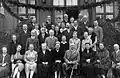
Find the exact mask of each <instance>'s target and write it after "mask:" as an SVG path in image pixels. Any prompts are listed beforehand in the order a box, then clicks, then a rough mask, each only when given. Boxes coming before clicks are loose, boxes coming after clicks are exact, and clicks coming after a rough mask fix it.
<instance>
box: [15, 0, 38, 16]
mask: <svg viewBox="0 0 120 78" xmlns="http://www.w3.org/2000/svg"><path fill="white" fill-rule="evenodd" d="M19 1H20V0H18V2H19ZM29 1H30V0H25V3H26V4H29ZM36 4H37V0H35V5H36ZM29 9H30V8H26V9H25V10H26V12H25V13H24V14H20V13H19V7H17V14H18V15H19V16H25V17H26V18H28V17H29V16H35V17H37V16H36V15H37V10H35V13H29V11H28V10H29Z"/></svg>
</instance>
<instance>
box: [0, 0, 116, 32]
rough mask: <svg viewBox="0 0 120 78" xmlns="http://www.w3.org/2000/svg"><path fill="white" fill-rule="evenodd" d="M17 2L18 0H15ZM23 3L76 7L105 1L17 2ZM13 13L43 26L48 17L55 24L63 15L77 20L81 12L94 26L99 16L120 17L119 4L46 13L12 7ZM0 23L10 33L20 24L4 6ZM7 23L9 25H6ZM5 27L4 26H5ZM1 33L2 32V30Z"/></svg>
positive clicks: (0, 10) (51, 0)
mask: <svg viewBox="0 0 120 78" xmlns="http://www.w3.org/2000/svg"><path fill="white" fill-rule="evenodd" d="M13 1H16V0H13ZM17 1H19V2H21V3H26V4H35V5H42V6H45V5H49V6H59V7H61V6H75V5H84V4H88V3H92V2H99V1H103V0H17ZM10 7H11V9H12V11H13V12H15V13H17V14H18V15H19V16H21V17H23V18H27V17H28V16H31V17H33V18H36V19H37V22H38V23H39V24H40V25H42V23H43V22H45V21H46V17H47V16H48V15H50V16H51V17H52V21H53V22H55V20H56V18H57V17H61V18H62V19H63V15H64V14H65V13H67V14H68V16H69V17H72V16H73V17H74V18H76V19H77V17H78V14H79V13H80V12H81V13H82V14H83V15H87V16H88V17H89V21H90V23H91V24H92V23H93V21H94V20H95V19H96V17H97V16H100V17H104V18H109V19H112V18H115V17H116V16H117V15H118V4H117V2H114V3H111V4H105V5H102V6H98V7H96V8H91V9H85V10H78V11H72V10H71V11H55V10H54V11H44V10H34V9H29V8H23V7H15V6H10ZM0 15H1V17H0V21H1V20H2V21H1V22H2V23H3V24H0V29H1V28H3V27H4V28H3V29H2V30H4V31H8V30H10V31H11V30H14V29H15V28H16V26H17V23H18V22H19V21H18V20H17V19H16V18H15V17H12V16H11V15H10V14H9V13H8V12H7V11H6V10H4V9H3V7H2V4H1V8H0ZM6 22H7V23H6ZM3 25H4V26H3ZM0 31H1V30H0Z"/></svg>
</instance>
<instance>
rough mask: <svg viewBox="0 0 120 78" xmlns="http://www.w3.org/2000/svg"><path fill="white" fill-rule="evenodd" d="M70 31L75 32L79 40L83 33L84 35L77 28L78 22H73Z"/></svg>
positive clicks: (80, 29)
mask: <svg viewBox="0 0 120 78" xmlns="http://www.w3.org/2000/svg"><path fill="white" fill-rule="evenodd" d="M71 30H72V31H76V32H77V36H78V38H80V39H82V38H83V33H84V32H83V30H82V28H80V27H79V26H78V22H77V21H74V26H73V28H72V29H71Z"/></svg>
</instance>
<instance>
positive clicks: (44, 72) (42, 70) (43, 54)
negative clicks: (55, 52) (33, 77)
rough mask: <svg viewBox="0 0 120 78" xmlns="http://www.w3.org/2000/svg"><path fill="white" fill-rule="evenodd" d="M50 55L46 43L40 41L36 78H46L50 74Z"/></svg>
mask: <svg viewBox="0 0 120 78" xmlns="http://www.w3.org/2000/svg"><path fill="white" fill-rule="evenodd" d="M51 62H52V57H51V53H50V52H49V50H47V45H46V43H42V49H41V50H40V52H39V53H38V60H37V63H38V68H37V72H38V78H48V77H49V76H50V71H51V70H50V67H51Z"/></svg>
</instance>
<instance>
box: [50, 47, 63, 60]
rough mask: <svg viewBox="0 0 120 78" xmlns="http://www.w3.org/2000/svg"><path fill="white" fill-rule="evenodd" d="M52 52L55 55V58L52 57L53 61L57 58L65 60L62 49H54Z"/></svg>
mask: <svg viewBox="0 0 120 78" xmlns="http://www.w3.org/2000/svg"><path fill="white" fill-rule="evenodd" d="M51 53H52V55H53V58H52V59H53V61H55V60H61V61H63V57H62V51H61V49H59V50H58V52H57V50H56V49H53V50H52V51H51Z"/></svg>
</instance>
